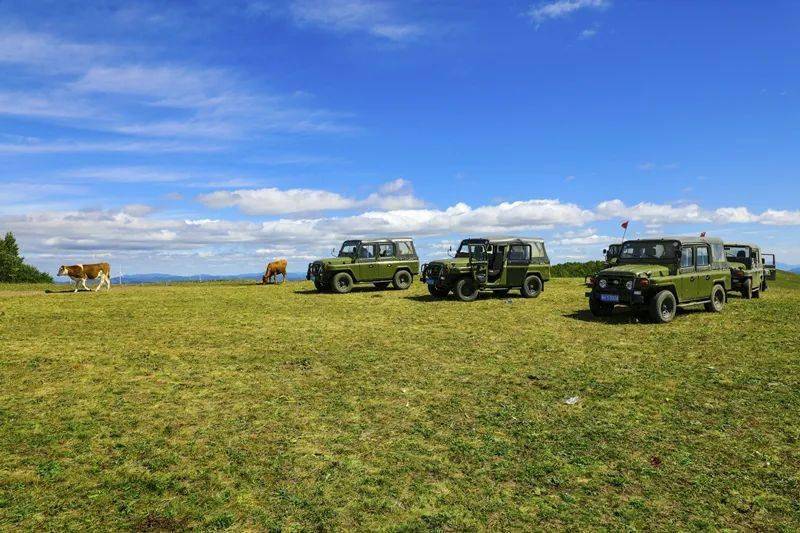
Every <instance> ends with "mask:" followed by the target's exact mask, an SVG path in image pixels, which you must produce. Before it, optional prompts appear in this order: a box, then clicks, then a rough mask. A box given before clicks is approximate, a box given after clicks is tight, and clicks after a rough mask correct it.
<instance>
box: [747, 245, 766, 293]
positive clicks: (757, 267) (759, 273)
mask: <svg viewBox="0 0 800 533" xmlns="http://www.w3.org/2000/svg"><path fill="white" fill-rule="evenodd" d="M750 260H751V261H752V262H753V263H752V266H751V270H752V272H753V288H754V289H759V288H760V287H761V284H762V283H763V281H764V260H763V258H762V257H761V250H758V249H755V250H753V251H752V252H751V254H750Z"/></svg>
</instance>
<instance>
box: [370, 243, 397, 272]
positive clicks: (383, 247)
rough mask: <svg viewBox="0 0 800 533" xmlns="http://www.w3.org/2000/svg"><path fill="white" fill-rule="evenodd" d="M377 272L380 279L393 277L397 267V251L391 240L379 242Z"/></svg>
mask: <svg viewBox="0 0 800 533" xmlns="http://www.w3.org/2000/svg"><path fill="white" fill-rule="evenodd" d="M375 261H376V265H375V266H376V272H375V275H376V276H378V279H392V276H394V270H395V268H396V267H397V253H396V252H395V245H394V243H391V242H381V243H378V256H377V258H376V260H375Z"/></svg>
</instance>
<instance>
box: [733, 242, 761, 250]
mask: <svg viewBox="0 0 800 533" xmlns="http://www.w3.org/2000/svg"><path fill="white" fill-rule="evenodd" d="M725 246H738V247H740V248H744V247H745V246H746V247H748V248H752V249H753V250H760V249H761V247H760V246H759V245H757V244H750V243H749V242H726V243H725Z"/></svg>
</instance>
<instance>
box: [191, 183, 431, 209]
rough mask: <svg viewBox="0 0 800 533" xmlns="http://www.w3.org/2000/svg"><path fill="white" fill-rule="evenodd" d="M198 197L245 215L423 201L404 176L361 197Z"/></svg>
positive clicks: (276, 193) (275, 193)
mask: <svg viewBox="0 0 800 533" xmlns="http://www.w3.org/2000/svg"><path fill="white" fill-rule="evenodd" d="M197 199H198V200H199V201H200V202H202V203H203V204H205V205H206V206H207V207H211V208H215V209H221V208H228V207H235V208H237V209H239V210H240V211H242V212H243V213H245V214H248V215H286V214H292V213H310V212H322V211H340V210H344V209H355V208H365V207H374V208H378V209H386V210H401V209H416V208H419V207H422V206H424V205H425V204H424V202H423V201H422V200H420V199H419V198H416V197H415V196H414V194H413V192H412V190H411V184H410V183H409V182H408V181H406V180H404V179H402V178H401V179H396V180H394V181H391V182H388V183H385V184H383V185H382V186H381V187H380V188H379V192H377V193H373V194H370V195H369V196H367V198H365V199H363V200H358V199H355V198H351V197H347V196H343V195H341V194H338V193H334V192H330V191H325V190H320V189H278V188H276V187H270V188H263V189H238V190H234V191H215V192H211V193H208V194H201V195H200V196H198V197H197Z"/></svg>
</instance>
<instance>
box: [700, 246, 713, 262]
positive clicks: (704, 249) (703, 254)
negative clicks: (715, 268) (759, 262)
mask: <svg viewBox="0 0 800 533" xmlns="http://www.w3.org/2000/svg"><path fill="white" fill-rule="evenodd" d="M710 264H711V263H710V261H709V258H708V246H699V247H698V248H697V266H698V267H707V266H708V265H710Z"/></svg>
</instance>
